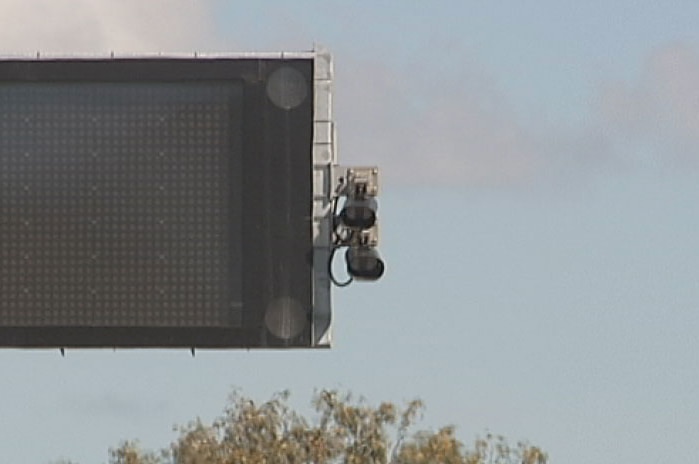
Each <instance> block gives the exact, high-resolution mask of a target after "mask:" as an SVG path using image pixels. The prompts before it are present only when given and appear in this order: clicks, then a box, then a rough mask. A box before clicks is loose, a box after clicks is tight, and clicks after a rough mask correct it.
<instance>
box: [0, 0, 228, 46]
mask: <svg viewBox="0 0 699 464" xmlns="http://www.w3.org/2000/svg"><path fill="white" fill-rule="evenodd" d="M214 24H215V22H214V15H213V13H212V11H211V8H210V4H209V3H206V2H203V1H200V0H197V1H194V0H118V1H99V0H33V1H26V0H25V1H22V0H2V1H0V53H2V54H28V53H29V54H34V53H36V52H37V51H40V52H47V53H109V52H110V51H115V52H119V53H129V52H160V51H195V50H197V49H204V48H206V47H211V46H212V44H213V43H214V41H215V31H214Z"/></svg>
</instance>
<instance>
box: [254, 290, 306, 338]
mask: <svg viewBox="0 0 699 464" xmlns="http://www.w3.org/2000/svg"><path fill="white" fill-rule="evenodd" d="M307 323H308V319H307V317H306V311H304V309H303V306H301V303H299V302H298V301H297V300H295V299H293V298H289V297H282V298H277V299H275V300H272V302H271V303H270V304H269V305H268V306H267V311H266V312H265V325H266V326H267V330H269V331H270V332H271V333H272V334H273V335H274V336H275V337H277V338H281V339H283V340H289V339H291V338H294V337H296V336H297V335H299V334H300V333H301V332H303V330H304V329H305V328H306V325H307Z"/></svg>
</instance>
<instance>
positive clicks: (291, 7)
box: [0, 0, 699, 464]
mask: <svg viewBox="0 0 699 464" xmlns="http://www.w3.org/2000/svg"><path fill="white" fill-rule="evenodd" d="M530 3H531V2H530ZM411 5H412V6H411ZM411 5H408V4H407V3H406V2H398V1H372V2H361V1H358V2H337V1H335V2H331V1H323V2H320V1H295V2H281V1H279V2H274V1H260V2H255V5H254V6H250V5H247V4H243V3H239V2H224V1H216V2H205V1H196V2H194V1H190V0H170V1H164V0H153V1H149V2H147V3H146V2H143V1H142V0H140V1H138V0H125V1H121V2H118V3H117V2H96V1H89V0H76V1H72V2H67V1H55V0H51V1H49V0H43V1H34V2H20V1H14V0H13V1H2V2H0V52H2V53H5V54H8V53H34V52H35V51H36V50H41V51H54V52H100V53H108V52H109V51H111V50H114V51H116V52H144V51H151V52H152V51H164V52H167V51H190V50H191V51H193V50H199V51H205V50H231V51H249V50H298V49H304V50H305V49H309V48H311V47H312V46H313V43H321V44H323V45H325V46H327V47H328V48H329V49H330V50H331V51H332V52H333V53H334V56H335V64H336V86H335V90H336V96H337V98H336V100H335V110H336V117H337V122H338V126H339V142H340V153H339V154H340V160H341V162H342V163H344V164H360V163H377V164H379V165H380V166H381V168H382V175H383V179H384V184H383V190H382V195H381V200H380V201H381V209H380V214H381V216H380V218H381V230H382V237H381V239H382V242H381V250H382V252H383V254H384V256H385V258H386V260H387V263H388V269H387V274H386V276H385V278H384V279H383V280H382V281H380V282H379V283H376V284H373V285H355V286H352V287H350V288H348V289H340V290H337V291H335V292H334V309H335V347H334V348H333V349H332V350H330V351H321V352H309V351H294V352H281V351H275V352H255V351H250V352H247V351H235V352H202V353H199V354H197V356H196V357H195V358H192V357H191V356H190V355H189V352H187V351H117V352H112V351H107V350H105V351H92V352H90V351H68V352H67V355H66V357H65V358H61V357H60V355H59V354H58V352H57V351H18V350H5V351H0V368H1V369H2V371H3V372H5V373H6V374H5V376H3V380H2V382H0V417H2V421H0V437H3V442H4V443H5V445H4V446H2V447H0V461H2V462H50V461H51V460H55V459H58V458H61V457H65V458H70V459H73V460H75V461H77V462H80V463H93V462H105V461H106V460H107V448H108V447H109V446H112V445H115V444H117V443H118V442H119V441H120V440H121V439H126V438H140V439H141V441H142V442H143V443H144V444H145V445H146V446H151V447H160V446H165V445H167V444H168V443H169V442H170V441H171V440H173V439H174V437H175V435H174V433H173V432H172V431H171V426H172V425H173V424H176V423H183V422H186V421H188V420H190V419H192V418H194V417H196V416H201V417H202V418H204V419H211V418H213V417H214V416H215V415H216V414H218V413H219V412H220V411H221V409H222V407H223V405H224V403H225V399H226V396H227V394H228V392H229V391H230V389H231V388H232V387H233V386H236V387H239V388H241V389H242V391H243V392H245V393H247V394H249V395H251V396H253V397H255V398H259V399H265V398H267V397H268V396H269V395H270V394H271V393H272V392H274V391H278V390H281V389H287V388H288V389H291V390H292V392H293V394H294V400H293V401H294V402H295V404H297V405H299V407H301V408H305V407H307V406H308V400H309V398H310V395H311V394H312V392H313V389H314V388H322V387H330V388H341V389H348V390H352V391H354V392H355V393H357V394H362V395H364V396H366V397H367V398H368V400H369V401H376V402H378V401H380V400H383V399H391V400H396V401H402V400H409V399H412V398H414V397H420V398H422V399H424V400H425V402H426V403H427V413H426V415H425V420H424V422H423V424H422V425H423V426H424V427H436V426H439V425H443V424H455V425H457V427H458V434H459V436H460V437H461V438H462V439H463V440H464V441H465V442H467V443H469V442H471V441H472V440H473V439H474V438H475V437H476V436H477V435H479V434H483V433H484V432H485V431H486V430H491V431H493V432H495V433H502V434H504V435H506V436H508V437H510V438H511V439H512V440H518V439H527V440H529V441H531V442H533V443H536V444H538V445H540V446H541V447H543V448H545V449H546V450H548V451H549V452H550V455H551V458H552V462H565V463H573V464H583V463H585V464H586V463H589V462H596V463H618V462H635V463H641V464H642V463H656V462H676V463H684V462H686V463H689V462H694V461H695V456H694V455H693V452H692V447H691V444H693V443H695V442H697V440H698V439H699V425H698V424H699V400H698V399H697V394H696V392H697V391H699V374H698V372H699V369H698V368H699V361H698V360H697V356H696V353H697V352H699V340H697V336H696V334H697V333H699V304H698V303H697V301H699V283H698V282H697V275H699V234H697V231H698V230H699V206H698V204H697V201H696V199H697V198H699V183H698V182H697V181H698V180H699V171H698V168H699V29H697V28H696V23H697V20H698V19H699V5H698V4H696V3H695V2H688V1H686V2H685V1H671V2H662V4H661V3H660V2H646V1H641V2H639V1H633V2H632V1H630V0H623V1H616V2H602V1H596V0H595V1H588V2H570V1H556V2H553V1H539V2H536V4H535V5H531V4H524V3H522V2H513V1H511V2H505V1H502V2H472V1H468V2H456V1H454V2H446V1H445V2H430V3H429V4H428V3H427V2H423V3H418V2H414V3H413V4H411Z"/></svg>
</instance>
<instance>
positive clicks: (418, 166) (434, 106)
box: [336, 59, 544, 186]
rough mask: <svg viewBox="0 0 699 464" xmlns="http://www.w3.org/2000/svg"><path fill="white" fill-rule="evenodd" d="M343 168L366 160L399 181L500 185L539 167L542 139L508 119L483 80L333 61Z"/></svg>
mask: <svg viewBox="0 0 699 464" xmlns="http://www.w3.org/2000/svg"><path fill="white" fill-rule="evenodd" d="M337 68H338V73H337V74H338V76H337V79H336V81H337V85H336V88H337V99H336V102H337V103H336V112H337V119H338V123H339V137H340V150H341V151H340V156H341V160H342V162H343V163H353V164H356V163H371V164H374V163H376V164H379V165H380V166H382V167H384V168H385V169H384V173H385V175H386V176H387V177H388V178H389V179H392V180H395V181H398V182H401V183H411V184H412V183H418V184H434V183H439V184H459V185H463V184H468V185H476V186H482V185H503V184H507V185H510V184H513V183H515V184H517V183H522V182H528V181H529V180H530V179H531V178H532V176H533V175H534V174H535V173H536V172H537V171H539V170H540V169H541V163H542V162H543V161H544V160H543V157H542V147H541V146H540V140H537V137H535V136H534V135H533V134H531V133H530V132H529V131H528V130H526V129H525V128H524V127H523V126H522V125H520V124H519V123H518V121H517V120H516V119H515V118H514V117H513V116H512V111H511V110H510V109H509V108H508V106H507V104H506V102H505V101H504V100H503V98H502V97H501V95H500V94H499V93H498V92H497V89H494V88H493V87H492V85H491V84H490V81H489V80H488V79H487V78H486V76H483V75H479V74H478V73H477V72H473V69H478V68H469V67H466V68H467V69H469V70H470V71H469V72H470V73H462V74H458V73H457V74H452V75H451V77H449V78H445V77H444V74H440V73H439V72H437V73H432V72H429V68H428V66H425V67H422V68H421V67H408V68H400V67H396V66H394V67H391V66H390V65H387V64H385V63H382V62H380V61H378V60H377V61H374V62H371V61H367V60H353V59H350V60H348V61H347V62H346V63H341V62H340V63H338V65H337Z"/></svg>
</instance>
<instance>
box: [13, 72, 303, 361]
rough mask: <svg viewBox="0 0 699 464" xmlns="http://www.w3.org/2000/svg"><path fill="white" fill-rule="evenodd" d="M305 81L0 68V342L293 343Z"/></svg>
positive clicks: (261, 75) (299, 330)
mask: <svg viewBox="0 0 699 464" xmlns="http://www.w3.org/2000/svg"><path fill="white" fill-rule="evenodd" d="M312 76H313V74H312V61H311V60H264V59H244V60H240V59H238V60H236V59H218V60H206V59H156V60H136V59H133V60H103V61H99V60H56V61H5V62H0V264H1V265H0V346H60V347H71V346H97V347H99V346H104V347H110V346H114V347H121V346H123V347H129V346H134V347H135V346H155V347H157V346H163V347H168V346H171V347H178V346H181V347H265V346H271V347H274V346H308V345H309V343H310V337H311V327H310V324H311V323H310V321H311V307H312V301H311V278H312V269H311V255H312V243H311V225H310V222H309V221H310V215H311V214H310V209H311V204H312V203H311V202H312V199H311V186H310V184H311V180H310V176H311V143H312V115H313V110H312V86H311V85H312Z"/></svg>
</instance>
